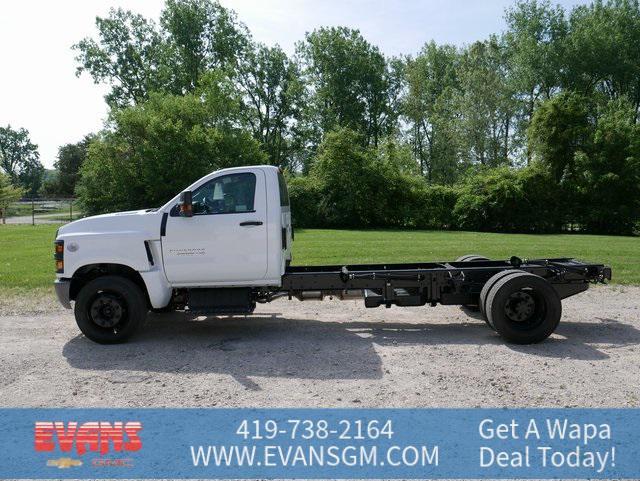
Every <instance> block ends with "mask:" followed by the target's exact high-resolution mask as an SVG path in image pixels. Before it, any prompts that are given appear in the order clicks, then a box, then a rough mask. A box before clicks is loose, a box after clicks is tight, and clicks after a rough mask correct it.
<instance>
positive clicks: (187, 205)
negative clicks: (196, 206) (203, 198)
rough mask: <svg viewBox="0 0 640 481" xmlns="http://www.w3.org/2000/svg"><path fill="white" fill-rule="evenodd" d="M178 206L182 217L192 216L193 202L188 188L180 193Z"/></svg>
mask: <svg viewBox="0 0 640 481" xmlns="http://www.w3.org/2000/svg"><path fill="white" fill-rule="evenodd" d="M178 206H179V209H180V215H181V216H182V217H193V204H192V198H191V191H190V190H185V191H184V192H183V193H182V194H180V203H179V204H178Z"/></svg>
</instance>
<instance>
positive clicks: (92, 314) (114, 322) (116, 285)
mask: <svg viewBox="0 0 640 481" xmlns="http://www.w3.org/2000/svg"><path fill="white" fill-rule="evenodd" d="M74 313H75V317H76V322H77V324H78V327H79V328H80V330H81V331H82V333H83V334H84V335H85V336H87V337H88V338H89V339H91V340H92V341H95V342H98V343H100V344H113V343H118V342H123V341H125V340H126V339H128V338H129V337H131V336H132V335H133V334H134V333H135V332H136V331H137V330H138V328H139V327H140V326H141V325H142V324H143V323H144V319H145V317H146V315H147V303H146V299H145V296H144V294H143V292H142V290H141V289H140V288H139V287H138V286H137V285H136V284H135V283H134V282H132V281H130V280H129V279H126V278H124V277H120V276H104V277H99V278H97V279H94V280H92V281H90V282H89V283H87V284H86V285H85V286H84V287H82V289H80V292H79V293H78V296H77V298H76V304H75V308H74Z"/></svg>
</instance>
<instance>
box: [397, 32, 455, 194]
mask: <svg viewBox="0 0 640 481" xmlns="http://www.w3.org/2000/svg"><path fill="white" fill-rule="evenodd" d="M458 63H459V55H458V51H457V49H456V47H454V46H451V45H442V46H438V45H436V44H435V43H434V42H430V43H428V44H426V45H425V46H424V47H423V48H422V50H421V52H420V54H419V55H418V56H417V57H416V58H415V59H409V60H408V61H407V65H406V68H405V72H406V82H407V86H408V88H407V92H406V95H405V98H404V101H403V105H402V108H403V112H404V116H405V118H406V120H407V121H408V138H409V141H410V143H411V145H412V148H413V153H414V156H415V158H416V159H417V161H418V163H419V165H420V170H421V172H422V173H423V175H425V176H426V177H427V179H428V180H429V182H436V183H437V182H443V183H452V182H453V181H454V180H455V178H456V176H457V174H458V170H459V164H458V144H457V135H455V126H456V121H457V119H456V116H457V112H456V108H455V106H454V104H453V99H454V96H455V94H456V92H457V91H458V90H459V88H460V85H459V81H458Z"/></svg>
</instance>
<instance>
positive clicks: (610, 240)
mask: <svg viewBox="0 0 640 481" xmlns="http://www.w3.org/2000/svg"><path fill="white" fill-rule="evenodd" d="M57 228H58V226H57V225H36V226H30V225H5V226H2V225H0V295H1V294H2V292H5V293H6V292H7V291H10V292H14V291H25V290H31V289H44V288H49V287H50V286H51V282H52V281H53V278H54V273H53V244H52V242H53V238H54V235H55V231H56V229H57ZM463 254H482V255H484V256H487V257H490V258H493V259H507V258H509V257H510V256H512V255H517V256H519V257H529V258H533V257H543V258H544V257H577V258H579V259H582V260H587V261H593V262H602V263H605V264H608V265H610V266H612V268H613V276H614V280H613V282H615V283H618V284H640V238H636V237H610V236H591V235H523V234H486V233H476V232H429V231H386V230H385V231H369V230H365V231H353V230H352V231H347V230H320V229H313V230H312V229H304V230H303V229H298V230H296V238H295V242H294V259H293V260H294V264H295V265H313V264H347V263H374V262H415V261H438V260H441V261H443V260H453V259H455V258H456V257H458V256H460V255H463Z"/></svg>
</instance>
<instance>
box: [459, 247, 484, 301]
mask: <svg viewBox="0 0 640 481" xmlns="http://www.w3.org/2000/svg"><path fill="white" fill-rule="evenodd" d="M488 260H489V259H488V258H486V257H483V256H481V255H478V254H467V255H464V256H460V257H458V258H457V259H456V260H455V262H473V261H488ZM461 307H462V309H463V310H468V311H472V312H477V311H478V304H463V305H462V306H461Z"/></svg>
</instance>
